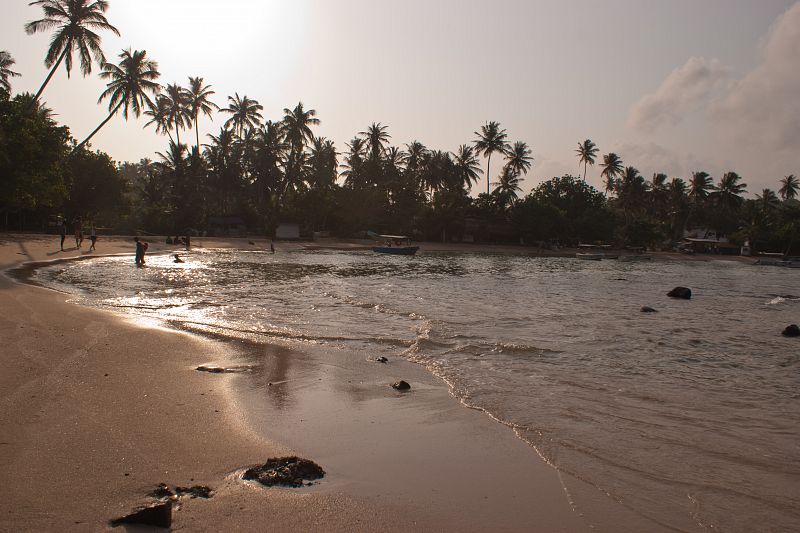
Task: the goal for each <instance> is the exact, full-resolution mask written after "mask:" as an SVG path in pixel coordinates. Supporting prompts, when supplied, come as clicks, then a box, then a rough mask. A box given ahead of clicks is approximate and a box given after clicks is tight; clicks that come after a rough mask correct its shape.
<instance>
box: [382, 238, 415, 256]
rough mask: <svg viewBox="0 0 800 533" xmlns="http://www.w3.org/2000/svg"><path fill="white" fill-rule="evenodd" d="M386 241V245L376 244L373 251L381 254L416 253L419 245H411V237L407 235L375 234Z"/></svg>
mask: <svg viewBox="0 0 800 533" xmlns="http://www.w3.org/2000/svg"><path fill="white" fill-rule="evenodd" d="M375 238H379V239H382V240H383V241H385V245H384V246H374V247H373V248H372V251H373V252H375V253H379V254H393V255H414V254H415V253H417V250H419V246H411V238H410V237H406V236H405V235H375Z"/></svg>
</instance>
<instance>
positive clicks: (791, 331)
mask: <svg viewBox="0 0 800 533" xmlns="http://www.w3.org/2000/svg"><path fill="white" fill-rule="evenodd" d="M781 335H783V336H784V337H800V327H798V326H797V324H792V325H790V326H786V328H785V329H784V330H783V332H781Z"/></svg>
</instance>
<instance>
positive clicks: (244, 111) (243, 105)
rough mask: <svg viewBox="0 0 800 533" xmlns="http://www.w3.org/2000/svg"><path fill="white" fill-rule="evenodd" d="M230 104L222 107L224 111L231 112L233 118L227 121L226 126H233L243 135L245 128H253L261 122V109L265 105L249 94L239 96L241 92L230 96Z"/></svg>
mask: <svg viewBox="0 0 800 533" xmlns="http://www.w3.org/2000/svg"><path fill="white" fill-rule="evenodd" d="M228 102H230V104H229V105H228V107H225V108H223V109H220V111H222V112H223V113H230V115H231V118H229V119H228V120H226V121H225V126H226V127H228V126H233V129H234V131H235V132H236V133H238V134H239V135H241V134H242V133H243V132H244V130H245V129H248V128H252V127H255V126H258V125H259V124H261V119H262V118H264V117H262V116H261V113H260V111H262V110H263V109H264V106H262V105H261V104H259V103H258V102H257V101H256V100H252V99H250V98H248V97H247V95H245V96H242V97H241V98H239V93H235V95H234V96H229V97H228Z"/></svg>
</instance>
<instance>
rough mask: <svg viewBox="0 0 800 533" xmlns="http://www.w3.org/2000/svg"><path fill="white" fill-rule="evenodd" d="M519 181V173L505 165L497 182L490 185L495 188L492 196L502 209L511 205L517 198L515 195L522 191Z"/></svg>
mask: <svg viewBox="0 0 800 533" xmlns="http://www.w3.org/2000/svg"><path fill="white" fill-rule="evenodd" d="M519 180H520V178H519V173H517V172H516V171H515V170H514V169H513V168H511V166H510V165H505V166H504V167H503V171H502V172H501V173H500V178H499V179H498V181H496V182H494V183H492V185H494V186H495V189H494V190H493V191H492V195H493V196H495V197H496V198H497V199H498V203H499V204H500V205H501V206H502V207H507V206H508V205H509V204H513V203H514V202H515V201H516V200H517V199H518V198H519V196H518V195H517V193H518V192H521V191H522V188H521V187H520V186H519Z"/></svg>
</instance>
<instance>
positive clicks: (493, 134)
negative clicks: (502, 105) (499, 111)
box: [474, 121, 508, 194]
mask: <svg viewBox="0 0 800 533" xmlns="http://www.w3.org/2000/svg"><path fill="white" fill-rule="evenodd" d="M474 134H475V135H477V136H478V138H477V139H475V141H474V143H475V150H476V152H477V154H478V155H483V156H484V157H486V158H487V162H486V194H489V175H490V174H489V173H490V170H491V165H492V154H493V153H495V152H500V153H501V154H504V153H506V151H507V150H508V144H507V143H506V137H507V135H506V130H504V129H501V128H500V124H499V123H497V122H494V121H492V122H487V123H486V124H484V125H483V126H481V131H480V132H477V131H476V132H474Z"/></svg>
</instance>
